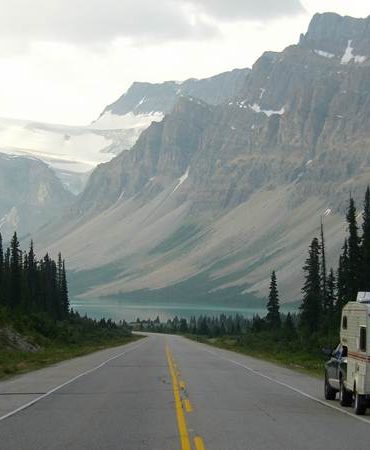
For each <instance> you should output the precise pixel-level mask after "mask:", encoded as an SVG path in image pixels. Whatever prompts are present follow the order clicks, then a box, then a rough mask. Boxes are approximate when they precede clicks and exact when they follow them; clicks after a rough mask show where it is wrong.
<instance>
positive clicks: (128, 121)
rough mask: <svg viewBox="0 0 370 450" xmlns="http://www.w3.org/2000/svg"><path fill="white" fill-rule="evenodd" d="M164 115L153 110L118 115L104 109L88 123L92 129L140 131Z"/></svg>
mask: <svg viewBox="0 0 370 450" xmlns="http://www.w3.org/2000/svg"><path fill="white" fill-rule="evenodd" d="M144 101H145V97H144V98H143V99H141V100H140V102H141V103H140V102H139V104H142V103H144ZM163 117H164V114H163V113H162V112H158V111H153V112H151V113H149V114H137V115H136V114H134V113H132V112H129V113H128V114H124V115H118V114H112V112H111V111H106V112H104V114H103V115H102V116H100V117H99V119H97V120H96V121H95V122H93V123H92V124H91V125H90V128H91V129H94V130H123V129H125V130H127V129H132V128H135V129H137V130H138V131H140V132H141V131H142V130H144V129H145V128H148V127H149V125H150V124H151V123H152V122H160V121H161V120H162V119H163Z"/></svg>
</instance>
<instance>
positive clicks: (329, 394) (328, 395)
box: [324, 373, 336, 400]
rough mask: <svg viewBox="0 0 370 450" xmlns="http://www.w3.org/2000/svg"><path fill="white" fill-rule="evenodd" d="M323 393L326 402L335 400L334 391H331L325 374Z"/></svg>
mask: <svg viewBox="0 0 370 450" xmlns="http://www.w3.org/2000/svg"><path fill="white" fill-rule="evenodd" d="M324 393H325V399H326V400H335V395H336V390H335V389H333V388H332V387H331V386H330V384H329V381H328V375H327V374H326V373H325V385H324Z"/></svg>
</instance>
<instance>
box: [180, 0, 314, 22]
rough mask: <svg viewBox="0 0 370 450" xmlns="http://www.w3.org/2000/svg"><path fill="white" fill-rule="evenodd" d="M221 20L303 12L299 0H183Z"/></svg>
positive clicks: (256, 18) (264, 17)
mask: <svg viewBox="0 0 370 450" xmlns="http://www.w3.org/2000/svg"><path fill="white" fill-rule="evenodd" d="M185 1H186V2H188V3H190V4H192V5H194V7H197V8H202V9H203V11H204V12H205V13H206V14H207V15H209V16H211V17H213V18H215V19H217V20H221V21H230V20H231V21H234V20H270V19H275V18H278V17H283V16H292V15H296V14H300V13H304V12H305V9H304V7H303V6H302V3H301V1H300V0H185Z"/></svg>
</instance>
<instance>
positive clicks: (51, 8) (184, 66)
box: [0, 0, 370, 125]
mask: <svg viewBox="0 0 370 450" xmlns="http://www.w3.org/2000/svg"><path fill="white" fill-rule="evenodd" d="M0 7H1V16H0V117H13V118H24V119H31V120H38V121H46V122H54V123H65V124H71V125H81V124H86V123H89V122H91V121H92V120H94V119H96V118H97V116H98V115H99V113H100V112H101V110H102V109H103V107H104V106H105V105H106V104H108V103H111V102H112V101H114V100H115V99H116V98H117V97H119V96H120V95H121V94H122V93H123V92H124V91H126V90H127V88H128V87H129V85H130V84H131V83H132V82H133V81H151V82H158V81H163V80H170V79H174V80H184V79H186V78H189V77H206V76H210V75H213V74H216V73H219V72H223V71H225V70H229V69H232V68H235V67H247V66H251V65H252V64H253V63H254V61H255V60H256V59H257V58H258V57H259V56H260V55H261V53H262V52H263V51H264V50H266V49H271V50H276V51H280V50H282V49H283V48H284V47H285V46H287V45H289V44H290V43H292V42H297V41H298V38H299V34H300V32H301V31H302V30H305V29H307V25H308V22H309V20H310V19H311V17H312V15H313V14H314V13H315V12H324V11H334V12H338V13H340V14H347V15H351V16H355V17H366V16H368V15H369V13H370V7H369V3H368V0H352V1H351V2H348V1H346V0H335V1H334V0H281V1H279V2H277V1H276V0H275V1H274V0H264V1H261V0H229V1H228V2H225V1H224V0H196V1H195V0H160V1H157V2H153V1H152V0H135V1H134V0H105V1H102V0H73V1H72V0H34V1H32V2H29V0H14V1H12V2H9V1H6V0H0Z"/></svg>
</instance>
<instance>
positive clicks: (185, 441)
mask: <svg viewBox="0 0 370 450" xmlns="http://www.w3.org/2000/svg"><path fill="white" fill-rule="evenodd" d="M166 354H167V362H168V370H169V372H170V375H171V378H172V388H173V396H174V398H175V406H176V414H177V426H178V428H179V435H180V442H181V449H182V450H191V444H190V439H189V432H188V428H187V425H186V419H185V414H184V410H183V409H182V403H181V397H180V389H179V383H178V380H177V376H176V372H175V369H174V365H173V362H172V361H173V360H172V357H171V352H170V349H169V347H168V346H167V347H166ZM197 450H198V449H197Z"/></svg>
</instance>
